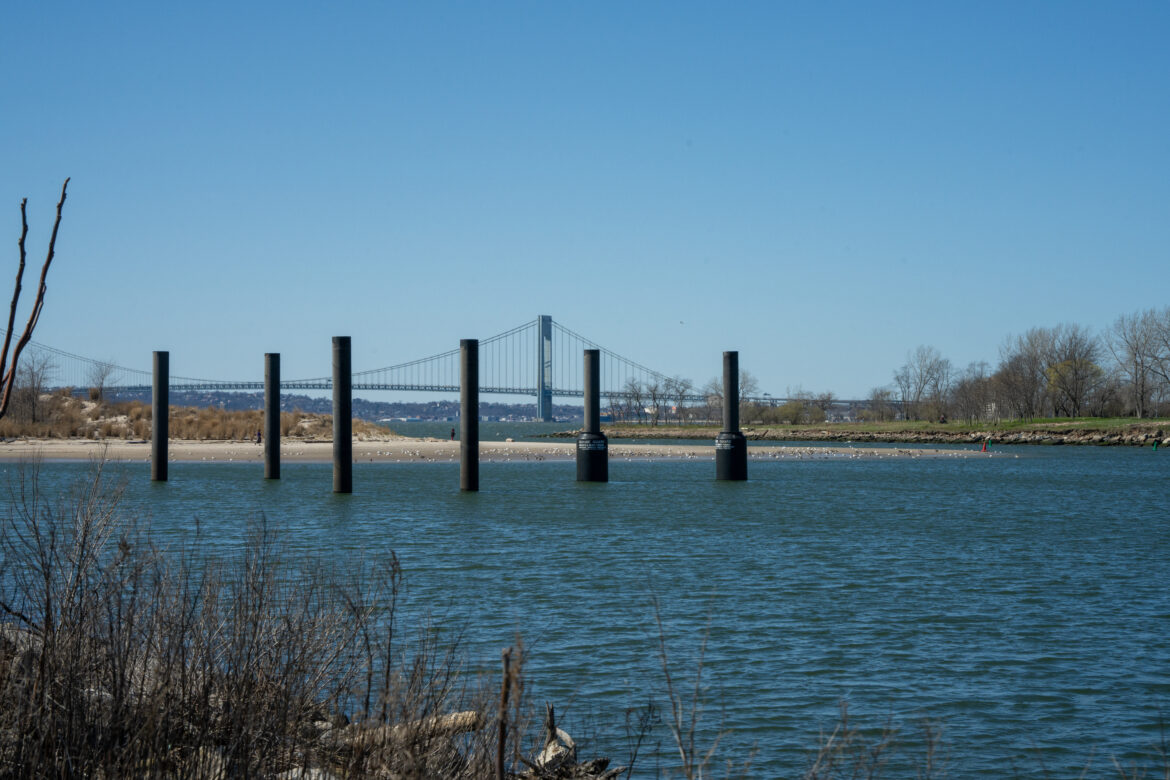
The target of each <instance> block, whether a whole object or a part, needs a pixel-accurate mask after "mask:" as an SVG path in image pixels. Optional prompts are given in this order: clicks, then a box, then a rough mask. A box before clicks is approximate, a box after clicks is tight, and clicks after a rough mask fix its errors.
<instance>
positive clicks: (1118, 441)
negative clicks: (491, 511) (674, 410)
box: [555, 425, 1170, 447]
mask: <svg viewBox="0 0 1170 780" xmlns="http://www.w3.org/2000/svg"><path fill="white" fill-rule="evenodd" d="M604 432H605V434H606V435H607V436H609V438H611V439H689V440H694V439H704V438H711V439H714V437H715V435H716V434H717V433H718V430H717V429H714V428H691V429H688V428H650V427H637V428H630V427H623V428H612V429H605V431H604ZM576 435H577V431H565V432H562V433H558V434H555V436H556V437H558V438H572V437H576ZM743 435H744V436H745V437H746V438H747V440H748V441H802V442H804V441H821V442H833V443H839V444H972V445H981V444H982V443H983V442H985V441H987V440H988V439H990V440H991V442H992V444H1037V445H1041V444H1047V445H1077V446H1125V447H1152V446H1153V445H1154V442H1157V443H1158V446H1159V447H1170V430H1167V429H1166V428H1163V427H1159V426H1140V425H1134V426H1128V427H1126V428H1122V429H1118V430H1102V429H1094V428H1072V427H1069V428H1065V427H1059V428H1057V427H1053V428H1045V427H1036V428H1025V429H1018V430H997V429H995V428H988V429H985V430H977V431H858V430H850V429H845V430H831V429H828V428H821V429H805V428H754V427H750V426H745V427H744V428H743Z"/></svg>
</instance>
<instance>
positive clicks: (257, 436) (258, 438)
mask: <svg viewBox="0 0 1170 780" xmlns="http://www.w3.org/2000/svg"><path fill="white" fill-rule="evenodd" d="M260 439H261V436H260V429H259V428H257V429H256V444H257V445H259V444H260Z"/></svg>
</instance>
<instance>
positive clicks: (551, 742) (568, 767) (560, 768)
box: [511, 704, 626, 780]
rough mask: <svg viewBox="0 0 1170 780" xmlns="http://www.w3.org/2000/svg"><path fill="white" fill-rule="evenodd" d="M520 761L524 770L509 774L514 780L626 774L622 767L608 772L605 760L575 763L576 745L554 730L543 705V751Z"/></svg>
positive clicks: (606, 778) (605, 779)
mask: <svg viewBox="0 0 1170 780" xmlns="http://www.w3.org/2000/svg"><path fill="white" fill-rule="evenodd" d="M520 760H521V761H523V762H524V764H525V766H527V767H528V771H527V772H524V773H523V774H519V775H512V776H511V777H513V778H515V780H614V779H615V778H617V777H620V776H621V775H622V774H624V773H625V771H626V768H625V767H616V768H614V769H609V759H608V758H595V759H592V760H590V761H583V762H581V763H577V743H576V742H574V741H573V738H572V737H571V736H569V734H568V733H567V732H566V731H565V730H564V729H561V728H558V727H557V723H556V713H555V711H554V710H553V706H552V705H551V704H546V705H545V714H544V748H543V749H542V750H541V751H540V754H539V755H538V756H537V757H536V759H535V760H534V761H529V760H528V759H526V758H523V757H522V758H521V759H520Z"/></svg>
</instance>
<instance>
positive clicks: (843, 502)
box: [0, 448, 1170, 777]
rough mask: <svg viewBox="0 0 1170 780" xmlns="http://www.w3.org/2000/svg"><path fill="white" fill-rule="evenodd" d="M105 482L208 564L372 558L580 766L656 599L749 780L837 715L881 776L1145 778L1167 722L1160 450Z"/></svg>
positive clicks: (392, 467)
mask: <svg viewBox="0 0 1170 780" xmlns="http://www.w3.org/2000/svg"><path fill="white" fill-rule="evenodd" d="M1017 456H1018V457H1017ZM0 468H2V469H3V470H6V471H10V470H11V469H12V466H11V465H10V464H5V465H3V466H0ZM118 468H119V469H121V470H122V471H123V472H124V473H125V474H126V475H127V476H128V477H129V479H130V484H129V491H128V496H127V499H126V503H127V506H128V507H129V508H130V509H132V510H135V511H137V512H139V513H141V514H142V515H144V516H147V517H149V518H150V519H151V520H152V523H153V525H154V527H155V529H156V531H157V532H159V533H160V534H163V535H166V534H168V533H179V532H180V531H181V529H183V528H185V527H189V526H190V525H191V523H192V520H193V518H195V517H198V518H199V520H200V523H201V524H202V526H203V531H204V534H205V535H206V538H207V539H208V540H209V541H208V544H209V546H212V547H214V546H216V545H222V546H223V547H224V548H227V549H230V548H231V547H232V546H233V545H235V544H237V543H238V541H239V539H240V538H241V537H242V534H243V533H244V529H245V525H246V522H247V519H248V518H249V517H254V516H255V515H256V514H257V513H259V512H264V513H265V514H266V516H267V517H268V519H269V521H270V522H271V523H273V524H275V525H278V526H280V527H282V528H284V529H286V531H287V534H288V541H289V544H290V545H292V546H293V547H294V548H295V549H297V550H303V551H305V552H306V553H307V554H313V555H321V556H327V557H330V558H331V559H334V560H340V561H343V562H344V561H349V560H356V559H357V558H359V557H361V556H366V557H369V556H370V555H372V554H375V553H376V551H378V550H384V549H394V550H396V551H397V552H398V554H399V555H400V556H401V558H402V560H403V563H404V566H405V569H406V574H407V588H408V591H409V592H408V597H409V603H408V605H409V606H410V607H411V608H412V609H414V610H415V614H421V612H422V611H423V610H424V609H429V610H431V611H433V613H435V614H436V615H441V616H443V619H444V621H445V622H446V623H447V624H448V625H450V626H453V627H455V628H462V629H464V631H465V635H466V638H467V645H466V646H467V649H468V651H469V653H470V661H471V664H472V666H473V667H474V666H478V667H481V668H487V669H492V670H494V669H495V668H496V667H497V665H498V660H499V652H500V649H501V648H502V647H504V646H507V645H509V644H511V643H512V642H513V641H514V638H515V636H516V635H517V634H519V635H521V636H522V637H523V638H524V641H525V643H526V645H527V646H528V648H529V650H530V652H531V657H530V664H529V666H528V668H527V674H528V680H529V685H530V688H529V690H530V691H531V692H532V693H533V694H534V696H535V698H536V700H537V701H543V700H545V699H548V700H552V701H554V702H556V703H557V704H558V711H559V712H561V713H562V717H563V718H565V721H566V723H567V724H568V726H569V729H570V731H571V732H573V733H575V734H582V735H584V736H586V737H590V738H591V739H590V741H589V742H588V743H587V744H585V745H584V746H583V747H584V753H585V754H586V755H596V754H609V755H612V756H613V757H614V758H615V760H618V761H620V760H621V759H622V758H623V757H624V756H625V741H624V737H623V726H622V713H623V711H624V709H625V708H627V707H631V706H637V705H639V704H641V703H643V702H644V701H645V700H646V698H647V697H648V696H655V697H657V698H658V699H659V701H660V702H661V700H662V699H661V694H662V691H663V688H664V686H663V684H662V672H661V668H660V666H659V663H658V659H657V657H656V634H655V627H654V626H655V620H654V608H653V605H652V600H653V597H655V596H656V597H657V598H658V599H659V601H660V604H661V614H662V618H663V621H664V625H665V628H666V632H667V640H668V643H669V647H670V652H671V655H672V661H673V662H674V668H673V671H674V673H675V674H676V675H678V676H679V677H681V678H683V680H684V682H685V683H687V684H688V685H689V684H690V683H691V682H692V681H693V676H692V675H693V669H694V660H695V658H696V656H697V653H698V651H699V648H700V645H701V638H702V635H703V632H704V631H705V630H707V629H708V627H709V631H710V635H709V640H708V643H707V650H706V665H705V668H704V682H705V684H706V685H707V690H706V698H707V711H706V716H705V719H704V721H703V724H704V725H705V726H706V727H708V730H707V731H705V732H704V734H705V736H707V737H709V736H710V734H711V733H712V732H711V731H710V730H712V729H715V728H717V727H718V726H719V725H720V724H722V726H723V727H725V728H728V729H731V730H733V733H732V734H731V735H729V736H727V737H725V738H724V740H723V742H722V743H721V748H720V753H719V755H720V756H722V757H723V758H726V759H736V758H740V759H742V758H743V757H745V756H746V755H747V754H748V753H749V751H750V750H751V748H752V746H753V745H754V746H756V747H757V748H758V751H759V752H758V753H757V755H756V758H755V761H754V766H755V767H756V769H757V770H758V771H757V774H758V776H761V777H773V776H785V777H793V776H798V775H799V774H800V773H801V771H802V770H803V769H804V768H805V766H806V761H807V757H808V752H809V750H810V749H811V748H813V747H814V746H815V744H816V742H817V735H818V732H819V731H820V730H822V729H823V730H826V731H828V730H831V729H832V727H833V725H834V723H835V721H836V716H837V712H838V706H839V704H840V702H842V701H845V702H848V705H849V712H850V717H851V719H852V721H853V722H854V723H855V724H856V725H860V726H863V727H866V728H867V729H868V730H870V733H872V732H873V731H876V730H880V729H881V728H882V727H883V726H886V725H893V726H895V727H897V728H900V729H901V730H902V734H903V738H904V739H903V745H902V747H901V748H900V749H899V750H898V752H897V753H895V754H894V756H893V758H892V760H891V761H892V763H891V769H890V771H889V772H887V773H886V776H890V777H903V776H913V769H912V768H911V767H913V766H914V765H916V763H917V762H918V760H919V758H920V754H919V752H918V750H919V748H918V742H919V737H920V734H921V724H922V723H923V722H925V721H930V722H932V723H935V724H937V725H939V726H941V729H942V739H943V748H942V752H943V755H944V757H945V759H946V766H947V767H948V769H949V772H950V774H951V775H952V776H958V777H1003V776H1005V775H1008V774H1012V773H1017V774H1019V775H1020V776H1042V775H1043V774H1044V772H1045V771H1047V772H1048V773H1050V775H1051V776H1054V777H1070V776H1076V775H1079V773H1080V771H1081V769H1082V768H1084V767H1085V766H1086V765H1087V764H1090V763H1091V767H1092V768H1091V770H1090V772H1089V776H1106V775H1108V776H1115V771H1114V770H1113V769H1112V760H1113V758H1116V759H1117V760H1118V761H1119V762H1120V763H1121V764H1122V765H1123V766H1128V765H1130V764H1134V763H1136V764H1138V765H1149V764H1150V763H1151V761H1152V759H1151V751H1152V750H1153V749H1154V748H1156V746H1157V745H1158V742H1159V740H1160V731H1159V722H1160V718H1161V716H1162V713H1166V714H1167V715H1168V716H1170V589H1168V585H1170V543H1168V542H1167V537H1168V532H1170V517H1168V513H1167V508H1166V499H1167V492H1168V491H1167V487H1168V485H1170V453H1161V452H1159V453H1157V454H1154V453H1152V452H1150V450H1148V449H1121V448H1111V449H1098V448H1079V449H1074V448H1051V449H1041V448H1014V449H1013V448H1002V449H1001V450H1000V451H999V453H998V454H997V456H996V457H994V458H986V457H983V458H973V459H957V458H945V459H917V460H908V459H902V460H893V459H888V460H887V459H882V460H839V459H838V460H807V461H793V460H779V461H776V460H769V461H765V462H752V463H751V466H750V476H751V479H750V481H748V482H746V483H738V484H732V483H718V482H715V481H714V479H713V476H714V466H713V464H712V463H711V462H710V461H706V462H655V463H640V462H632V461H631V462H627V461H618V460H615V461H614V462H613V463H612V464H611V474H610V476H611V479H612V481H611V482H610V483H609V484H606V485H589V484H578V483H576V482H575V481H574V467H573V464H572V463H569V462H547V461H546V462H533V463H484V464H483V465H482V466H481V486H482V490H481V492H479V493H478V494H461V493H460V492H459V490H458V483H459V475H458V465H457V464H444V463H430V464H360V465H359V466H358V467H357V468H356V470H355V475H354V490H355V493H354V494H353V495H349V496H336V495H333V494H332V493H331V492H330V491H331V484H332V483H331V479H332V474H331V471H330V467H329V466H328V465H327V464H283V465H282V476H283V477H284V478H283V479H282V480H280V481H279V482H265V481H264V480H263V479H261V475H262V467H261V466H260V465H258V464H252V465H247V464H215V465H209V464H189V463H174V464H172V466H171V480H170V482H168V483H165V484H152V483H150V482H149V472H148V468H147V466H146V465H145V464H133V465H127V466H120V467H118ZM43 469H44V471H45V472H46V476H47V477H50V478H52V479H57V478H62V479H63V478H65V477H67V476H68V475H70V474H74V473H78V472H81V471H83V470H84V469H85V466H83V465H78V464H46V465H45V466H44V467H43ZM574 729H576V731H574ZM658 738H659V739H661V740H662V744H663V757H664V758H663V760H664V761H666V762H669V761H671V760H672V753H671V751H670V750H669V749H668V744H667V743H668V739H669V738H668V736H667V734H666V732H665V730H661V731H660V733H659V734H658ZM652 766H653V763H652V761H650V762H647V763H646V764H643V767H642V768H643V769H644V770H649V769H651V768H652Z"/></svg>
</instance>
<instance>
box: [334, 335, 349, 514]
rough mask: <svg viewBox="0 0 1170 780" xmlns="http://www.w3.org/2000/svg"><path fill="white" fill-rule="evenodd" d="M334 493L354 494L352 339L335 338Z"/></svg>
mask: <svg viewBox="0 0 1170 780" xmlns="http://www.w3.org/2000/svg"><path fill="white" fill-rule="evenodd" d="M333 492H334V493H352V492H353V372H352V371H351V363H350V352H349V336H334V337H333Z"/></svg>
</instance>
